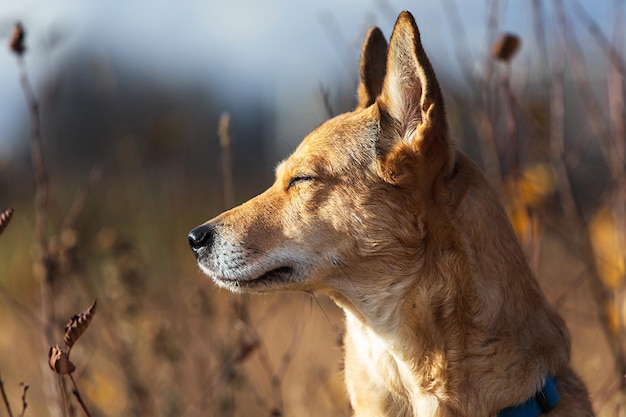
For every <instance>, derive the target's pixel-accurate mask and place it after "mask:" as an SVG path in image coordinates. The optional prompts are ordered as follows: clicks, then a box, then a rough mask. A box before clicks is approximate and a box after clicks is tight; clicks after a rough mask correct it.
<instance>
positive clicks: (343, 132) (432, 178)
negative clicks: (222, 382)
mask: <svg viewBox="0 0 626 417" xmlns="http://www.w3.org/2000/svg"><path fill="white" fill-rule="evenodd" d="M357 97H358V104H357V106H356V108H355V110H354V111H352V112H349V113H345V114H342V115H339V116H337V117H335V118H333V119H331V120H328V121H326V122H325V123H323V124H322V125H321V126H319V127H318V128H317V129H315V130H314V131H313V132H312V133H310V134H309V135H308V136H307V137H306V138H305V139H304V140H303V142H302V143H301V144H300V145H299V146H298V148H297V149H296V150H295V151H294V153H293V154H292V155H291V156H290V157H289V158H288V159H286V160H285V161H283V162H282V163H280V164H279V165H278V167H277V169H276V180H275V182H274V184H273V185H272V186H271V187H270V188H269V189H267V190H266V191H265V192H263V193H262V194H260V195H258V196H257V197H255V198H253V199H251V200H250V201H248V202H246V203H244V204H242V205H241V206H239V207H236V208H233V209H231V210H229V211H227V212H225V213H223V214H221V215H219V216H217V217H216V218H214V219H212V220H210V221H208V222H206V223H204V224H203V225H201V226H199V227H196V228H194V229H193V230H192V231H191V232H190V233H189V236H188V238H189V242H190V245H191V248H192V250H193V252H194V253H195V255H196V257H197V261H198V263H199V266H200V268H201V270H202V271H203V272H204V273H205V274H207V275H209V276H210V277H211V278H212V279H213V280H214V281H215V283H216V284H217V285H218V286H219V287H222V288H226V289H228V290H231V291H234V292H240V293H248V292H253V293H266V292H274V291H284V290H290V291H306V292H311V293H312V292H315V293H325V294H328V295H329V296H330V297H331V298H332V299H333V300H334V301H335V302H336V303H337V304H338V305H339V306H340V307H341V308H342V309H343V310H344V312H345V317H346V335H345V340H344V349H345V382H346V386H347V390H348V394H349V397H350V402H351V405H352V409H353V412H354V415H355V416H358V417H366V416H372V417H374V416H376V417H381V416H389V417H391V416H393V417H399V416H404V417H408V416H420V417H427V416H445V417H451V416H466V417H469V416H472V417H476V416H484V417H488V416H500V417H505V416H506V417H509V416H515V417H527V416H533V417H536V416H539V415H543V414H545V415H546V416H549V417H556V416H568V417H573V416H581V417H582V416H585V417H586V416H593V415H594V414H593V411H592V407H591V404H590V400H589V396H588V394H587V391H586V388H585V386H584V384H583V383H582V381H581V380H580V379H579V377H578V376H577V375H576V374H575V373H574V371H573V370H572V368H571V367H570V364H569V357H570V337H569V333H568V330H567V328H566V326H565V323H564V321H563V319H562V318H561V317H560V316H559V315H558V313H557V312H556V311H555V310H554V309H553V308H552V307H551V306H550V305H549V303H548V302H547V300H546V298H545V296H544V295H543V293H542V291H541V289H540V288H539V285H538V283H537V281H536V280H535V278H534V276H533V274H532V272H531V270H530V268H529V266H528V264H527V262H526V260H525V257H524V254H523V252H522V250H521V247H520V245H519V243H518V241H517V238H516V235H515V233H514V231H513V229H512V227H511V225H510V222H509V220H508V218H507V216H506V214H505V211H504V209H503V206H502V204H501V203H500V202H499V200H498V196H497V194H496V192H495V191H494V190H493V189H492V188H491V187H490V186H489V185H488V183H487V181H486V179H485V176H484V175H483V173H482V172H481V171H480V169H479V168H478V167H477V166H476V165H475V164H474V163H473V162H472V161H471V160H470V159H469V158H468V157H467V156H466V155H465V154H464V153H463V152H461V151H460V150H458V149H456V147H455V145H454V143H453V141H452V140H451V139H450V138H449V133H448V126H447V121H446V112H445V108H444V100H443V96H442V93H441V90H440V87H439V84H438V82H437V78H436V76H435V73H434V71H433V68H432V65H431V63H430V61H429V60H428V57H427V56H426V53H425V52H424V49H423V47H422V44H421V39H420V33H419V31H418V28H417V26H416V23H415V20H414V18H413V16H412V15H411V14H410V13H409V12H403V13H401V14H400V16H399V17H398V20H397V22H396V24H395V27H394V29H393V33H392V35H391V39H390V41H389V44H387V41H386V40H385V38H384V36H383V34H382V32H381V31H380V30H379V29H378V28H372V29H371V30H370V31H369V33H368V35H367V38H366V40H365V44H364V45H363V49H362V52H361V63H360V84H359V87H358V92H357Z"/></svg>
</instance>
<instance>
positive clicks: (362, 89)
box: [356, 26, 387, 109]
mask: <svg viewBox="0 0 626 417" xmlns="http://www.w3.org/2000/svg"><path fill="white" fill-rule="evenodd" d="M386 61H387V41H386V40H385V37H384V36H383V32H381V30H380V29H378V28H377V27H375V26H374V27H373V28H371V29H370V30H369V32H367V36H366V37H365V42H364V43H363V48H362V49H361V65H360V68H359V73H360V82H359V89H358V92H357V94H358V100H359V101H358V103H357V106H356V108H357V109H364V108H365V107H369V106H371V105H372V104H374V102H375V101H376V99H377V98H378V96H379V95H380V93H381V91H382V89H383V81H384V80H385V70H386V69H387V67H386Z"/></svg>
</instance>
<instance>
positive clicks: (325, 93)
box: [319, 83, 335, 119]
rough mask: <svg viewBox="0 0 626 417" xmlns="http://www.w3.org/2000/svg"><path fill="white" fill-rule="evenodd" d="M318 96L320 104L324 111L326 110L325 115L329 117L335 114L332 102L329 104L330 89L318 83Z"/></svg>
mask: <svg viewBox="0 0 626 417" xmlns="http://www.w3.org/2000/svg"><path fill="white" fill-rule="evenodd" d="M319 91H320V96H321V97H322V104H323V105H324V111H325V112H326V117H328V118H329V119H330V118H331V117H334V116H335V111H334V110H333V106H332V104H330V91H329V90H328V88H327V87H325V86H324V84H322V83H320V89H319Z"/></svg>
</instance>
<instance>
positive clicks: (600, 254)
mask: <svg viewBox="0 0 626 417" xmlns="http://www.w3.org/2000/svg"><path fill="white" fill-rule="evenodd" d="M589 234H590V236H591V243H592V245H593V250H594V252H595V255H596V265H597V266H598V271H599V272H600V275H601V276H602V279H603V280H604V283H605V284H606V285H608V286H609V287H610V288H611V289H613V290H615V289H617V288H619V287H620V286H622V285H624V277H625V276H626V259H625V258H626V247H625V246H624V244H625V242H624V240H625V239H626V237H625V236H624V231H623V230H621V228H620V227H619V226H618V224H617V221H616V219H615V216H614V213H613V211H612V210H611V208H610V207H608V206H603V207H601V208H600V209H599V210H598V211H597V212H596V213H595V215H594V216H593V218H592V219H591V221H590V222H589Z"/></svg>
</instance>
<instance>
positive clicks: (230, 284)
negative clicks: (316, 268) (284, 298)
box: [214, 266, 294, 291]
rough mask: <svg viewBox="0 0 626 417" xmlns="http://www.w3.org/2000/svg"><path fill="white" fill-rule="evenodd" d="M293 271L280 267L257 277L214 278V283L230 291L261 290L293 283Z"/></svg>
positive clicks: (290, 268) (287, 267)
mask: <svg viewBox="0 0 626 417" xmlns="http://www.w3.org/2000/svg"><path fill="white" fill-rule="evenodd" d="M293 277H294V269H293V268H292V267H291V266H280V267H278V268H274V269H271V270H269V271H266V272H264V273H263V274H261V275H259V276H257V277H256V278H251V277H237V278H225V277H214V279H215V281H216V282H217V283H218V284H220V285H222V286H225V287H227V288H228V289H230V290H235V291H236V290H261V289H263V288H270V287H275V286H278V285H281V284H289V283H291V282H293Z"/></svg>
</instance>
